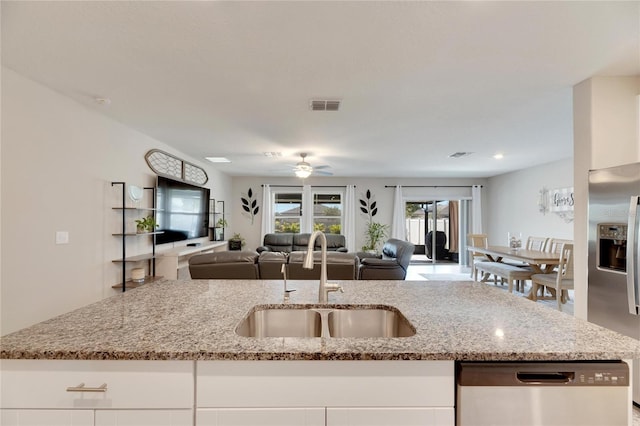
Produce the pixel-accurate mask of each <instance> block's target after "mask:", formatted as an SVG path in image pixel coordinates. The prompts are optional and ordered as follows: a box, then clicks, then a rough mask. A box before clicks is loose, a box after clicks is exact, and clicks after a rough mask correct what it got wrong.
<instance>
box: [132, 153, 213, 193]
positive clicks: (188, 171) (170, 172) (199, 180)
mask: <svg viewBox="0 0 640 426" xmlns="http://www.w3.org/2000/svg"><path fill="white" fill-rule="evenodd" d="M144 159H145V160H146V162H147V164H148V165H149V168H150V169H151V170H153V171H154V172H155V173H156V174H158V175H164V176H170V177H175V178H177V179H180V180H183V181H185V182H193V183H195V184H198V185H204V184H205V183H207V182H208V181H209V176H207V172H205V171H204V169H203V168H202V167H199V166H196V165H195V164H192V163H189V162H187V161H184V160H182V159H180V158H178V157H176V156H175V155H172V154H169V153H168V152H164V151H161V150H159V149H151V150H149V152H147V153H146V154H145V156H144Z"/></svg>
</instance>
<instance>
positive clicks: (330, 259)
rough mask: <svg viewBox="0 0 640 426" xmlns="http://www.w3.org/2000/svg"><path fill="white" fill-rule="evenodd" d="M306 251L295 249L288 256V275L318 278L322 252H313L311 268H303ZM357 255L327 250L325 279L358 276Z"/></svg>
mask: <svg viewBox="0 0 640 426" xmlns="http://www.w3.org/2000/svg"><path fill="white" fill-rule="evenodd" d="M305 255H306V253H305V252H301V251H297V252H293V253H291V255H290V256H289V265H288V277H289V278H290V279H298V280H318V279H320V262H321V259H322V253H321V252H319V251H314V252H313V269H304V268H303V267H302V264H303V263H304V257H305ZM358 263H359V261H358V257H357V256H356V255H355V254H353V253H342V252H327V279H330V280H355V279H356V278H357V277H358Z"/></svg>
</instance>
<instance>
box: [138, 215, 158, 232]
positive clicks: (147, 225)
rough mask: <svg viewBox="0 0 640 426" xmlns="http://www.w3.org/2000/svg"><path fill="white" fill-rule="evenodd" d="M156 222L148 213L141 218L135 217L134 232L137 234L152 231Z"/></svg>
mask: <svg viewBox="0 0 640 426" xmlns="http://www.w3.org/2000/svg"><path fill="white" fill-rule="evenodd" d="M157 226H158V224H157V223H156V219H155V218H154V217H153V215H149V216H147V217H144V218H142V219H136V232H138V234H144V233H146V232H153V231H155V230H156V227H157Z"/></svg>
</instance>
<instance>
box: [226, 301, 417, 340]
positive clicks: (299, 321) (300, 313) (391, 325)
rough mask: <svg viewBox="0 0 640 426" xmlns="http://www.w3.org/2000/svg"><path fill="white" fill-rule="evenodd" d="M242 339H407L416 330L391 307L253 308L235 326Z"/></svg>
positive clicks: (291, 306)
mask: <svg viewBox="0 0 640 426" xmlns="http://www.w3.org/2000/svg"><path fill="white" fill-rule="evenodd" d="M236 333H237V334H238V335H240V336H244V337H351V338H358V337H386V338H389V337H409V336H413V335H414V334H416V331H415V328H414V327H413V326H412V325H411V323H410V322H409V321H408V320H407V318H405V316H404V315H402V313H401V312H400V311H398V310H397V309H396V308H394V307H392V306H384V305H371V306H355V307H354V306H349V305H322V306H318V307H308V306H304V305H299V306H295V305H280V306H275V307H274V306H268V307H266V306H265V307H262V306H255V307H254V308H253V309H251V311H249V313H248V314H247V316H246V317H245V318H244V319H243V320H242V321H241V322H240V324H238V326H237V327H236Z"/></svg>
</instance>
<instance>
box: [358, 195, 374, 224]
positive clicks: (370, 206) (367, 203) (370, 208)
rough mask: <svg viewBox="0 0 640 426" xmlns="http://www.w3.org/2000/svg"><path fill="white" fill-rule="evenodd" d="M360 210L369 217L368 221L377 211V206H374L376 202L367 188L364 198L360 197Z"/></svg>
mask: <svg viewBox="0 0 640 426" xmlns="http://www.w3.org/2000/svg"><path fill="white" fill-rule="evenodd" d="M360 211H361V212H362V213H364V214H366V215H367V217H368V218H369V222H371V221H372V220H373V216H375V215H376V213H378V208H377V207H376V202H375V201H374V200H373V197H372V196H371V190H369V189H367V192H366V194H365V200H363V199H362V198H361V199H360Z"/></svg>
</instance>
